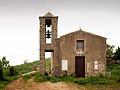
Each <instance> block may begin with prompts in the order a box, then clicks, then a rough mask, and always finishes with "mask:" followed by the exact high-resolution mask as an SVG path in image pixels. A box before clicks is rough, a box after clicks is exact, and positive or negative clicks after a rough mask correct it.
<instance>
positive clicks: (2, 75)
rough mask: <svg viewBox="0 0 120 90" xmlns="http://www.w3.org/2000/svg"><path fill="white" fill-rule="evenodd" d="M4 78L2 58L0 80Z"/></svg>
mask: <svg viewBox="0 0 120 90" xmlns="http://www.w3.org/2000/svg"><path fill="white" fill-rule="evenodd" d="M2 80H4V74H3V65H2V62H1V60H0V81H2Z"/></svg>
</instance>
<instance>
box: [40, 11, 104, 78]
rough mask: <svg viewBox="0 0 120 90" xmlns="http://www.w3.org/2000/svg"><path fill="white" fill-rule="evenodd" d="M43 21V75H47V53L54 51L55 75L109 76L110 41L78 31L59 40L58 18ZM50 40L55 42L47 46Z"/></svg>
mask: <svg viewBox="0 0 120 90" xmlns="http://www.w3.org/2000/svg"><path fill="white" fill-rule="evenodd" d="M39 19H40V69H39V70H40V74H41V75H45V52H51V74H52V75H54V76H61V75H75V76H76V77H89V76H91V75H93V76H94V75H98V74H100V73H103V74H105V73H106V38H104V37H101V36H98V35H95V34H92V33H89V32H85V31H83V30H78V31H75V32H72V33H69V34H66V35H63V36H61V37H60V38H57V25H58V16H53V15H52V14H51V13H50V12H48V13H47V14H46V15H44V16H42V17H39ZM47 39H49V40H51V42H50V43H47Z"/></svg>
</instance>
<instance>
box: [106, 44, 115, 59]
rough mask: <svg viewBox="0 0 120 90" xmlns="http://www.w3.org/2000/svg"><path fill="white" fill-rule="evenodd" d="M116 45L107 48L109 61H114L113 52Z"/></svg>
mask: <svg viewBox="0 0 120 90" xmlns="http://www.w3.org/2000/svg"><path fill="white" fill-rule="evenodd" d="M114 47H115V46H114V45H109V44H107V46H106V54H107V56H106V57H107V59H108V60H109V59H113V57H114V52H113V49H114Z"/></svg>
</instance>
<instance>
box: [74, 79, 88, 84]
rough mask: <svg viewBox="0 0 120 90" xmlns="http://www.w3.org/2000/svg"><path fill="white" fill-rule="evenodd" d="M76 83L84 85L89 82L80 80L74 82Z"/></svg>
mask: <svg viewBox="0 0 120 90" xmlns="http://www.w3.org/2000/svg"><path fill="white" fill-rule="evenodd" d="M74 83H77V84H79V85H84V84H87V83H88V80H87V79H85V78H78V79H75V80H74Z"/></svg>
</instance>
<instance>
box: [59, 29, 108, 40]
mask: <svg viewBox="0 0 120 90" xmlns="http://www.w3.org/2000/svg"><path fill="white" fill-rule="evenodd" d="M80 32H83V33H86V34H88V35H92V36H97V37H101V38H105V37H103V36H99V35H96V34H93V33H90V32H86V31H83V30H81V29H80V30H77V31H75V32H71V33H68V34H65V35H63V36H67V35H72V34H76V33H80ZM63 36H61V37H60V38H62V37H63ZM105 39H107V38H105Z"/></svg>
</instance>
